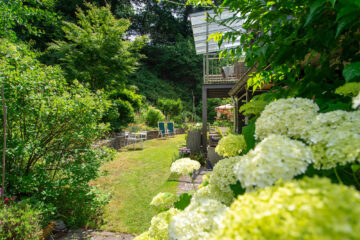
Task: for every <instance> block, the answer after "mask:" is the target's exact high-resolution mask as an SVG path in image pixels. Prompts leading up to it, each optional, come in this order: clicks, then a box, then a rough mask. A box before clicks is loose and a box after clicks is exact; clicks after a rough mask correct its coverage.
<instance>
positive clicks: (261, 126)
mask: <svg viewBox="0 0 360 240" xmlns="http://www.w3.org/2000/svg"><path fill="white" fill-rule="evenodd" d="M318 110H319V107H318V105H317V104H316V103H314V102H313V101H312V100H310V99H306V98H288V99H279V100H277V101H274V102H271V103H270V104H268V105H267V106H266V107H265V109H264V111H263V112H262V113H261V115H260V117H259V118H258V119H257V120H256V123H255V126H256V128H255V137H256V138H257V139H260V140H262V139H264V138H266V137H267V136H269V135H271V134H279V135H287V136H289V137H295V138H301V137H302V136H303V135H304V133H306V132H307V129H308V128H309V125H310V123H311V122H312V121H313V119H314V118H315V117H316V114H317V111H318Z"/></svg>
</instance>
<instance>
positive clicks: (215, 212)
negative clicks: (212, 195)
mask: <svg viewBox="0 0 360 240" xmlns="http://www.w3.org/2000/svg"><path fill="white" fill-rule="evenodd" d="M226 209H227V207H226V206H225V205H223V204H221V203H220V202H218V201H216V200H213V199H204V200H203V201H192V202H191V204H190V205H189V206H188V207H187V208H186V209H185V210H184V211H183V212H181V213H179V214H177V215H176V216H174V217H172V218H171V220H170V223H169V228H168V231H169V236H170V239H174V240H175V239H176V240H208V239H210V238H211V237H212V236H213V235H214V233H215V232H216V231H217V230H218V228H219V224H220V222H221V221H222V220H223V216H224V212H225V210H226Z"/></svg>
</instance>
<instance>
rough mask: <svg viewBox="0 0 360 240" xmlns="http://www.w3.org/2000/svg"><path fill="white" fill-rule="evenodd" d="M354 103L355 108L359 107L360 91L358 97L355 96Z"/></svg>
mask: <svg viewBox="0 0 360 240" xmlns="http://www.w3.org/2000/svg"><path fill="white" fill-rule="evenodd" d="M352 103H353V104H352V107H353V109H357V108H358V107H359V106H360V92H359V94H358V95H357V96H356V97H353V100H352Z"/></svg>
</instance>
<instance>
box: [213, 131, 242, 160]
mask: <svg viewBox="0 0 360 240" xmlns="http://www.w3.org/2000/svg"><path fill="white" fill-rule="evenodd" d="M244 149H246V142H245V138H244V136H243V135H237V134H230V135H227V136H225V137H223V138H221V139H220V141H219V144H218V145H217V146H216V148H215V152H216V153H217V154H219V155H220V156H223V157H234V156H237V155H240V153H241V152H242V151H243V150H244Z"/></svg>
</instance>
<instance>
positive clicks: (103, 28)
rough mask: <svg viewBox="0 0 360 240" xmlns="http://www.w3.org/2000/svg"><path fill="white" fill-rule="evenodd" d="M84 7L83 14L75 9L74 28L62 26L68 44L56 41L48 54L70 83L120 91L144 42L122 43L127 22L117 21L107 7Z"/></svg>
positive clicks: (136, 40) (143, 39) (72, 25)
mask: <svg viewBox="0 0 360 240" xmlns="http://www.w3.org/2000/svg"><path fill="white" fill-rule="evenodd" d="M87 7H88V8H89V9H88V10H86V11H83V10H81V9H80V8H79V9H78V12H77V24H74V23H70V22H64V25H65V26H64V27H63V31H64V32H65V37H66V40H67V41H55V43H53V44H51V46H50V48H49V51H54V53H55V54H57V57H58V58H59V61H60V65H61V66H62V68H63V69H64V70H65V72H66V75H67V79H68V80H70V81H71V80H74V79H78V80H79V81H81V82H84V83H88V84H89V85H90V88H91V89H92V90H97V89H102V88H105V89H106V88H108V89H109V88H112V87H123V86H124V84H125V82H126V80H127V75H128V74H129V73H131V72H132V71H133V70H134V69H135V67H136V65H137V61H138V59H139V58H140V56H141V55H140V54H139V49H140V48H141V47H142V46H143V45H144V44H145V40H146V38H144V37H138V38H136V39H135V40H134V41H128V40H125V37H126V30H127V29H128V28H129V26H130V22H129V21H128V20H126V19H116V18H115V17H114V16H113V14H112V13H111V10H110V6H106V7H100V8H98V7H95V6H94V5H90V4H87Z"/></svg>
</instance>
